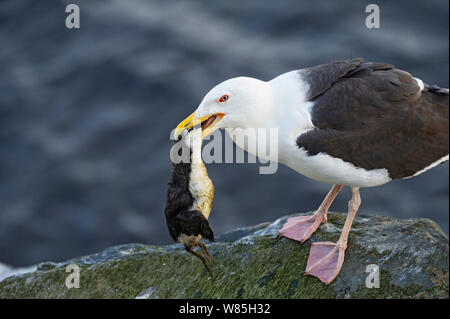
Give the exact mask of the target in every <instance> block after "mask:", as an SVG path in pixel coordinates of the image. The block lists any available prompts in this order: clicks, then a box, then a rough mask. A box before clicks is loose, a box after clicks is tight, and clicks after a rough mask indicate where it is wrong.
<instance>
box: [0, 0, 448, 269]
mask: <svg viewBox="0 0 450 319" xmlns="http://www.w3.org/2000/svg"><path fill="white" fill-rule="evenodd" d="M69 3H76V4H78V5H79V6H80V9H81V28H80V29H72V30H69V29H66V28H65V18H66V15H67V14H66V13H65V6H66V5H67V4H69ZM369 3H371V2H366V1H358V0H354V1H350V0H344V1H321V0H317V1H297V0H281V1H260V0H246V1H225V0H223V1H187V0H183V1H181V0H177V1H163V0H151V1H150V0H109V1H101V0H89V1H88V0H77V1H75V0H73V1H56V0H55V1H38V0H34V1H33V0H2V1H1V2H0V145H1V147H0V261H1V262H4V263H9V264H12V265H15V266H22V265H29V264H33V263H37V262H40V261H46V260H52V261H60V260H64V259H68V258H71V257H74V256H78V255H84V254H89V253H94V252H97V251H99V250H101V249H103V248H106V247H108V246H111V245H116V244H122V243H128V242H140V243H148V244H168V243H171V239H170V237H169V235H168V231H167V229H166V224H165V219H164V213H163V210H164V200H165V190H166V183H167V181H168V178H169V168H170V165H169V159H168V153H169V149H170V146H171V145H172V143H171V142H170V141H169V132H170V131H171V129H172V128H174V127H175V126H176V124H178V122H179V121H180V120H182V119H183V118H184V117H185V116H186V115H188V114H190V113H191V112H192V111H193V110H194V109H195V108H196V107H197V105H198V103H199V102H200V101H201V99H202V98H203V96H204V94H205V93H207V91H209V89H210V88H212V87H213V86H214V85H216V84H218V83H219V82H221V81H223V80H225V79H228V78H231V77H236V76H241V75H246V76H253V77H257V78H260V79H263V80H269V79H271V78H273V77H275V76H277V75H279V74H281V73H284V72H286V71H290V70H293V69H299V68H302V67H307V66H312V65H317V64H321V63H324V62H327V61H331V60H335V59H346V58H355V57H363V58H365V59H366V60H368V61H379V62H388V63H392V64H394V65H396V66H397V67H399V68H402V69H405V70H407V71H409V72H410V73H412V74H413V75H415V76H417V77H419V78H421V79H423V80H424V81H425V82H427V83H429V84H438V85H440V86H442V87H448V78H449V73H448V72H449V71H448V68H449V65H448V54H449V52H448V48H449V47H448V36H449V34H448V6H449V3H448V1H444V0H442V1H441V0H431V1H423V0H414V1H411V0H408V1H377V2H376V3H377V4H378V5H379V6H380V9H381V28H380V29H367V28H366V27H365V25H364V21H365V18H366V16H367V13H365V7H366V5H367V4H369ZM258 168H259V166H258V165H256V164H211V165H208V170H209V174H210V176H211V178H212V180H213V182H214V184H215V187H216V197H215V202H214V207H213V212H212V215H211V219H210V220H211V225H212V227H213V229H214V230H215V233H216V234H221V233H223V232H226V231H229V230H232V229H234V228H236V227H239V226H247V225H251V224H256V223H259V222H263V221H270V220H274V219H276V218H277V217H280V216H282V215H285V214H291V213H295V212H305V211H309V210H314V209H315V208H317V207H318V205H319V204H320V202H321V200H322V199H323V197H324V196H325V194H326V192H327V191H328V190H329V187H330V186H329V185H325V184H321V183H318V182H315V181H312V180H309V179H307V178H305V177H303V176H301V175H299V174H297V173H295V172H293V171H291V170H289V169H288V168H286V167H279V170H278V172H277V174H275V175H259V174H258ZM448 175H449V167H448V164H444V165H441V166H439V167H438V168H435V169H433V170H431V171H429V172H427V173H425V174H423V175H421V176H419V177H417V178H414V179H410V180H402V181H394V182H392V183H390V184H388V185H386V186H383V187H379V188H372V189H363V190H362V192H361V193H362V196H363V204H362V206H361V209H360V213H362V214H381V215H392V216H396V217H400V218H410V217H429V218H432V219H433V220H435V221H436V222H438V223H439V224H440V226H441V227H442V228H443V229H444V231H445V232H447V233H448V218H449V202H448V187H449V181H448ZM349 198H350V192H349V191H348V190H346V191H345V192H343V193H342V194H341V195H340V196H339V197H338V198H337V200H336V201H335V203H334V204H333V206H332V209H333V210H338V211H345V210H346V207H347V201H348V199H349Z"/></svg>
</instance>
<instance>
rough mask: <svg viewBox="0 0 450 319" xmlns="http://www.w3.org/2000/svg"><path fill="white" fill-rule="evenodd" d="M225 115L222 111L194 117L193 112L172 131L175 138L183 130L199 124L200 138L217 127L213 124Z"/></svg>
mask: <svg viewBox="0 0 450 319" xmlns="http://www.w3.org/2000/svg"><path fill="white" fill-rule="evenodd" d="M224 116H225V114H224V113H215V114H210V115H206V116H202V117H200V118H195V112H194V113H192V114H191V115H189V116H188V117H187V118H185V119H184V120H183V121H182V122H181V123H180V124H178V126H177V127H176V128H175V131H174V138H175V140H177V139H178V137H179V136H180V135H181V132H183V131H184V130H189V129H190V128H192V127H194V126H196V125H198V124H201V128H202V139H204V138H205V137H206V136H208V135H209V134H211V133H212V132H214V131H215V130H216V129H217V128H216V127H215V125H216V124H217V122H219V121H220V120H221V119H222V118H223V117H224Z"/></svg>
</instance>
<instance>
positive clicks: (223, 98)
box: [219, 94, 230, 103]
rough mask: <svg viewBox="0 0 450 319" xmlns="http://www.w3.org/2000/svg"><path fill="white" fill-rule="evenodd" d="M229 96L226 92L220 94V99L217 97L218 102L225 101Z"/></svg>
mask: <svg viewBox="0 0 450 319" xmlns="http://www.w3.org/2000/svg"><path fill="white" fill-rule="evenodd" d="M229 98H230V97H229V96H228V95H227V94H225V95H222V96H221V97H220V99H219V102H220V103H223V102H226V101H228V100H229Z"/></svg>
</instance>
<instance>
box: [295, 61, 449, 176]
mask: <svg viewBox="0 0 450 319" xmlns="http://www.w3.org/2000/svg"><path fill="white" fill-rule="evenodd" d="M359 62H361V63H359ZM342 63H343V64H344V66H342ZM358 63H359V64H358ZM355 64H358V65H355ZM329 65H330V64H328V65H325V66H319V67H317V68H318V69H317V72H318V74H319V75H317V76H314V74H313V73H314V72H316V71H314V70H316V69H315V68H311V69H307V71H306V72H304V71H303V70H300V71H299V72H300V76H302V77H303V78H304V79H305V80H307V81H308V82H309V81H312V80H313V79H314V78H315V79H321V81H322V82H324V83H321V84H313V85H312V86H311V88H310V94H309V95H310V96H311V97H312V98H311V101H314V105H313V109H312V114H311V115H312V122H313V124H314V125H315V127H316V129H314V130H311V131H309V132H307V133H305V134H302V135H301V136H299V137H298V139H297V145H298V146H299V147H303V148H304V149H306V150H307V151H308V153H309V154H310V155H316V154H318V153H326V154H328V155H331V156H333V157H338V158H341V159H342V160H344V161H347V162H350V163H352V164H354V165H356V166H358V167H362V168H365V169H376V168H386V169H387V170H388V171H389V174H390V177H391V178H403V177H408V176H412V175H414V174H415V173H416V172H418V171H420V170H422V169H424V168H425V167H427V166H429V165H430V164H432V163H434V162H436V161H438V160H439V159H441V158H442V157H444V156H446V155H448V152H449V138H448V135H449V133H448V130H449V125H448V124H449V123H448V122H449V118H448V116H449V113H448V108H449V95H448V90H446V89H441V88H438V87H435V86H426V88H425V89H424V90H423V91H421V90H420V87H419V86H418V84H417V82H416V81H415V80H414V78H413V77H412V76H411V75H410V74H409V73H407V72H405V71H402V70H399V69H396V68H394V67H393V66H391V65H389V64H384V63H364V62H362V61H361V60H359V59H357V60H352V61H344V62H339V64H338V65H339V67H338V69H342V70H343V71H342V72H340V73H339V72H337V73H336V71H334V74H335V75H333V76H328V77H327V76H325V75H323V73H325V72H326V71H325V70H326V69H329V70H335V69H336V66H333V64H331V65H332V66H331V67H330V66H329ZM305 74H306V75H305ZM336 77H339V78H338V79H336ZM327 78H328V79H329V80H328V81H329V82H330V83H328V84H327V83H325V82H326V79H327ZM308 79H309V80H308ZM324 88H325V89H324Z"/></svg>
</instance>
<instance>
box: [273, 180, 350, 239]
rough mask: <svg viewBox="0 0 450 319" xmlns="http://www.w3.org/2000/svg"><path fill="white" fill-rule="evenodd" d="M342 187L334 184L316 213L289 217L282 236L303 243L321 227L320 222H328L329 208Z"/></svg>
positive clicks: (281, 233)
mask: <svg viewBox="0 0 450 319" xmlns="http://www.w3.org/2000/svg"><path fill="white" fill-rule="evenodd" d="M341 189H342V185H333V187H332V188H331V190H330V192H329V193H328V195H327V196H326V197H325V199H324V200H323V202H322V204H320V206H319V209H317V211H316V212H315V213H314V215H312V216H298V217H291V218H289V219H288V220H287V221H286V223H285V224H284V225H283V229H281V231H280V236H283V237H286V238H290V239H294V240H298V241H299V242H302V243H303V242H304V241H305V240H307V239H308V238H309V237H310V236H311V235H312V234H313V233H314V232H315V231H316V230H317V228H319V226H320V224H322V223H326V222H327V213H328V209H329V208H330V206H331V203H332V202H333V200H334V199H335V198H336V196H337V194H338V193H339V192H340V190H341Z"/></svg>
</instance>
